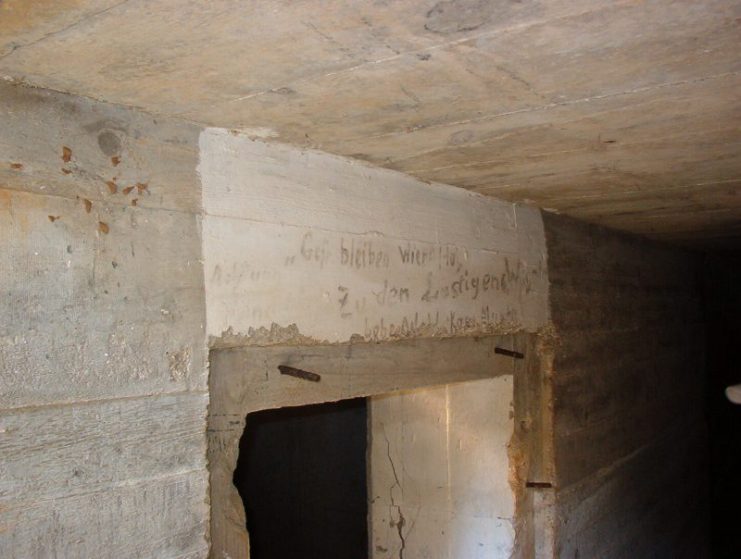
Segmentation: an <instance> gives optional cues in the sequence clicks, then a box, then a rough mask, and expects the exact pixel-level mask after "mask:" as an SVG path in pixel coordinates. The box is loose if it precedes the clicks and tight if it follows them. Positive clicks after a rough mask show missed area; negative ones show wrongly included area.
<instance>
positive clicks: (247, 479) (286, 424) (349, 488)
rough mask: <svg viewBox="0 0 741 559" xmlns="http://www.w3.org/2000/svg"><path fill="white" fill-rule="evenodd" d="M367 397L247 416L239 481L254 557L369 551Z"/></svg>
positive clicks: (309, 557)
mask: <svg viewBox="0 0 741 559" xmlns="http://www.w3.org/2000/svg"><path fill="white" fill-rule="evenodd" d="M367 434H368V427H367V403H366V400H365V399H364V398H356V399H352V400H343V401H340V402H333V403H327V404H316V405H309V406H300V407H291V408H279V409H272V410H265V411H259V412H254V413H251V414H249V415H247V423H246V427H245V431H244V434H243V435H242V438H241V440H240V445H239V460H238V462H237V468H236V470H235V472H234V485H235V486H236V487H237V489H238V491H239V494H240V496H241V497H242V501H243V502H244V507H245V512H246V515H247V531H248V532H249V536H250V557H251V559H285V558H299V557H300V558H302V559H314V558H316V559H320V558H321V559H331V558H333V557H336V558H346V557H366V556H367V553H368V551H367V549H368V523H367V515H368V502H367V489H366V485H367V483H366V451H367V439H368V436H367Z"/></svg>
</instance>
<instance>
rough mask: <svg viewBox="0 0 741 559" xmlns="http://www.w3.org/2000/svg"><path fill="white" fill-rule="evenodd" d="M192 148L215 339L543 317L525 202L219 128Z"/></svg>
mask: <svg viewBox="0 0 741 559" xmlns="http://www.w3.org/2000/svg"><path fill="white" fill-rule="evenodd" d="M200 146H201V160H200V165H199V172H200V174H201V179H202V183H203V206H204V212H205V215H204V222H203V231H204V233H203V236H204V241H203V242H204V258H205V274H206V292H207V298H208V304H207V313H208V333H209V335H211V336H214V337H222V336H223V337H224V338H225V339H224V340H222V342H224V343H229V339H228V338H229V334H230V335H232V336H235V335H236V336H247V337H250V338H253V341H256V340H258V341H261V343H262V342H265V341H266V340H265V339H264V338H265V336H262V337H260V336H259V334H260V330H261V329H265V330H266V331H269V330H270V329H271V327H272V325H273V324H277V325H279V326H280V327H281V328H286V327H288V326H289V325H291V324H295V325H296V327H297V329H298V334H300V335H301V336H303V339H304V341H305V340H306V339H307V338H308V339H311V340H314V341H316V342H329V343H334V342H342V341H347V340H349V339H351V338H352V337H353V336H355V337H358V336H360V337H362V338H364V339H366V340H373V341H382V340H388V339H398V338H414V337H431V336H441V335H445V336H451V335H466V334H470V335H475V334H482V333H487V332H503V331H516V330H520V329H527V330H531V331H535V330H537V329H538V328H540V327H542V326H543V325H544V324H545V322H546V321H547V296H548V290H547V281H546V274H545V244H544V240H543V229H542V222H541V219H540V213H539V212H538V211H537V210H535V209H533V208H526V207H519V206H515V205H513V204H509V203H505V202H501V201H498V200H494V199H492V198H486V197H483V196H480V195H475V194H471V193H468V192H465V191H463V190H460V189H456V188H453V187H450V186H446V185H438V184H425V183H423V182H421V181H419V180H416V179H413V178H411V177H408V176H405V175H402V174H400V173H396V172H393V171H387V170H383V169H377V168H373V167H369V166H367V165H364V164H361V163H358V162H356V161H352V160H348V159H343V158H339V157H334V156H330V155H327V154H323V153H318V152H311V151H302V150H299V149H296V148H291V147H288V146H282V145H269V144H265V143H262V142H258V141H253V140H250V139H249V138H247V137H244V136H239V135H235V134H233V133H231V132H229V131H228V130H222V129H207V130H205V131H204V132H203V133H202V134H201V137H200ZM224 334H228V335H226V336H224ZM293 335H294V336H295V335H296V333H294V334H293ZM243 341H244V340H243ZM282 341H283V342H285V339H283V340H282Z"/></svg>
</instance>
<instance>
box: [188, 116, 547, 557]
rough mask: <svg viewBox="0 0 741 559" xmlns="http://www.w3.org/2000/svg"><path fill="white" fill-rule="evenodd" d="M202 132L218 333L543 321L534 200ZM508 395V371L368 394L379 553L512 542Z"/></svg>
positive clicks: (333, 337)
mask: <svg viewBox="0 0 741 559" xmlns="http://www.w3.org/2000/svg"><path fill="white" fill-rule="evenodd" d="M200 147H201V152H200V156H201V159H200V164H199V172H200V175H201V181H202V188H203V190H202V194H203V206H204V221H203V243H204V268H205V271H204V273H205V282H206V299H207V330H208V333H209V335H210V336H213V337H214V338H215V339H217V340H219V341H220V343H227V344H228V343H230V341H233V339H234V337H235V336H237V337H238V338H239V341H240V342H248V343H249V342H253V343H258V344H263V343H291V342H292V341H297V340H300V341H301V342H302V343H307V342H317V341H318V342H330V343H333V342H342V341H347V340H350V339H351V338H353V337H355V336H360V337H362V338H364V339H366V340H371V341H382V340H390V339H395V338H408V337H430V336H456V335H476V334H484V333H494V332H497V333H501V332H509V331H517V330H528V331H532V332H534V331H537V330H538V329H539V328H541V327H543V326H544V325H545V324H546V323H547V320H548V307H547V295H548V293H547V277H546V266H545V244H544V236H543V227H542V222H541V218H540V213H539V212H538V211H537V210H533V209H530V208H523V207H518V206H514V205H512V204H507V203H504V202H500V201H497V200H493V199H491V198H485V197H481V196H477V195H474V194H471V193H468V192H465V191H463V190H460V189H456V188H453V187H449V186H445V185H436V184H426V183H423V182H420V181H418V180H415V179H412V178H411V177H407V176H404V175H401V174H399V173H395V172H391V171H386V170H381V169H376V168H370V167H368V166H366V165H363V164H360V163H358V162H354V161H351V160H347V159H343V158H338V157H334V156H329V155H326V154H321V153H316V152H307V151H301V150H298V149H295V148H291V147H287V146H281V145H272V144H265V143H262V142H259V141H253V140H251V139H249V138H246V137H243V136H239V135H237V134H234V133H232V132H229V131H226V130H221V129H208V130H205V131H204V132H203V133H202V134H201V137H200ZM294 325H295V326H294ZM289 326H291V327H292V328H290V329H289V328H288V327H289ZM512 402H513V378H512V376H511V375H505V376H503V377H499V378H497V379H491V380H488V381H484V382H476V383H471V384H470V385H467V384H461V385H459V386H449V387H444V388H440V389H432V390H429V389H428V390H422V391H418V392H415V393H411V394H408V395H395V396H393V395H392V396H388V397H384V398H382V399H379V400H375V401H374V403H373V405H372V413H373V423H372V426H371V432H372V440H373V447H372V468H371V472H370V476H371V486H372V492H373V499H374V503H373V506H372V516H373V522H372V527H373V534H372V536H371V537H372V541H373V553H374V557H377V558H383V557H392V556H393V557H398V556H401V555H400V554H399V551H400V550H401V547H404V550H403V556H404V557H405V558H407V559H409V558H412V557H433V558H441V559H443V558H450V559H454V558H455V559H469V558H474V557H484V556H487V557H508V556H509V555H510V553H511V551H512V545H513V538H514V528H513V515H514V506H515V504H514V494H513V492H512V489H511V488H510V486H509V472H510V469H509V460H508V454H507V452H508V451H507V444H508V442H509V441H510V439H511V437H512V434H513V423H512V419H511V417H512V415H511V413H512ZM387 438H388V445H389V446H388V447H384V444H386V439H387ZM388 453H391V454H390V455H389V454H388ZM392 461H393V463H394V464H395V465H396V466H397V469H396V471H394V468H391V467H390V465H391V462H392ZM402 516H403V518H404V521H403V522H401V524H400V521H401V518H402Z"/></svg>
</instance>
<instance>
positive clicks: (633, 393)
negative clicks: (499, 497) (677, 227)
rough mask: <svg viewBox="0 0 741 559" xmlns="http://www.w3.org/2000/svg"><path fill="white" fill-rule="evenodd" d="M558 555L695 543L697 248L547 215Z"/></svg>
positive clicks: (698, 538) (698, 496)
mask: <svg viewBox="0 0 741 559" xmlns="http://www.w3.org/2000/svg"><path fill="white" fill-rule="evenodd" d="M544 222H545V226H546V238H547V244H548V262H549V277H550V282H551V287H550V293H551V315H552V319H553V323H554V326H555V330H556V335H557V336H558V339H559V344H558V345H557V347H556V350H555V360H554V363H553V383H554V384H553V398H554V418H553V421H554V437H555V438H554V440H555V466H556V474H557V475H556V487H557V493H556V503H557V509H556V512H557V526H556V534H557V536H556V550H555V555H556V556H558V557H568V558H572V557H573V558H576V557H582V558H584V557H611V558H618V557H626V558H627V557H632V558H635V557H702V556H704V555H705V554H706V549H705V547H704V544H705V540H704V536H705V530H706V528H707V526H706V514H705V510H704V502H705V491H706V479H705V474H704V468H705V466H704V460H705V452H706V449H705V421H704V415H703V401H702V390H703V382H704V380H703V364H702V354H703V351H702V348H703V332H702V329H701V326H702V324H701V319H700V313H699V310H700V300H699V293H698V289H697V288H698V282H697V279H698V272H699V267H698V261H697V259H695V258H693V257H692V256H691V255H690V254H688V253H683V252H680V251H676V250H669V249H666V248H662V247H659V246H657V245H655V244H651V243H649V242H647V241H643V240H640V239H639V238H635V237H630V236H626V235H620V234H617V233H614V232H610V231H607V230H604V229H600V228H597V227H593V226H588V225H584V224H580V223H578V222H575V221H572V220H568V219H564V218H560V217H558V216H553V215H545V216H544Z"/></svg>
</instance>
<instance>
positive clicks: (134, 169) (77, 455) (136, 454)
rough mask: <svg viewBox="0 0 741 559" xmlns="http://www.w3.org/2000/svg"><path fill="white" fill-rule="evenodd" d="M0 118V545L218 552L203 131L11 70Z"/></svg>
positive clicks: (18, 553) (1, 549)
mask: <svg viewBox="0 0 741 559" xmlns="http://www.w3.org/2000/svg"><path fill="white" fill-rule="evenodd" d="M0 122H1V123H2V124H1V125H0V557H3V558H18V559H33V558H47V557H70V558H72V557H81V558H82V557H100V558H104V557H110V558H117V559H118V558H126V557H142V558H143V557H157V558H175V557H177V558H181V559H182V558H190V557H204V556H205V555H206V553H207V549H208V542H207V530H208V506H207V504H206V499H207V474H206V460H205V454H206V444H205V414H206V406H207V403H208V395H207V393H206V368H205V361H206V344H205V337H204V329H203V327H204V325H205V304H204V296H203V271H202V266H201V262H200V260H201V241H200V234H199V233H200V229H199V221H200V215H199V213H200V196H199V186H198V182H197V176H196V174H195V167H196V160H197V143H196V138H197V129H196V128H195V127H192V126H189V125H183V124H172V123H167V122H157V123H155V122H154V120H153V119H152V118H151V117H148V116H146V115H142V114H140V113H136V112H134V111H129V110H125V109H121V108H115V107H110V106H107V105H103V104H100V103H94V102H91V101H89V100H85V99H78V98H74V97H70V96H65V95H59V94H55V93H50V92H44V91H40V90H35V89H25V88H16V87H13V86H11V85H10V84H6V83H2V84H0ZM109 182H110V183H111V184H113V185H114V186H115V189H114V188H113V187H112V186H111V185H110V184H108V183H109ZM137 185H139V186H138V187H137ZM126 189H128V190H126ZM114 190H115V192H114ZM134 199H136V202H133V200H134Z"/></svg>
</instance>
